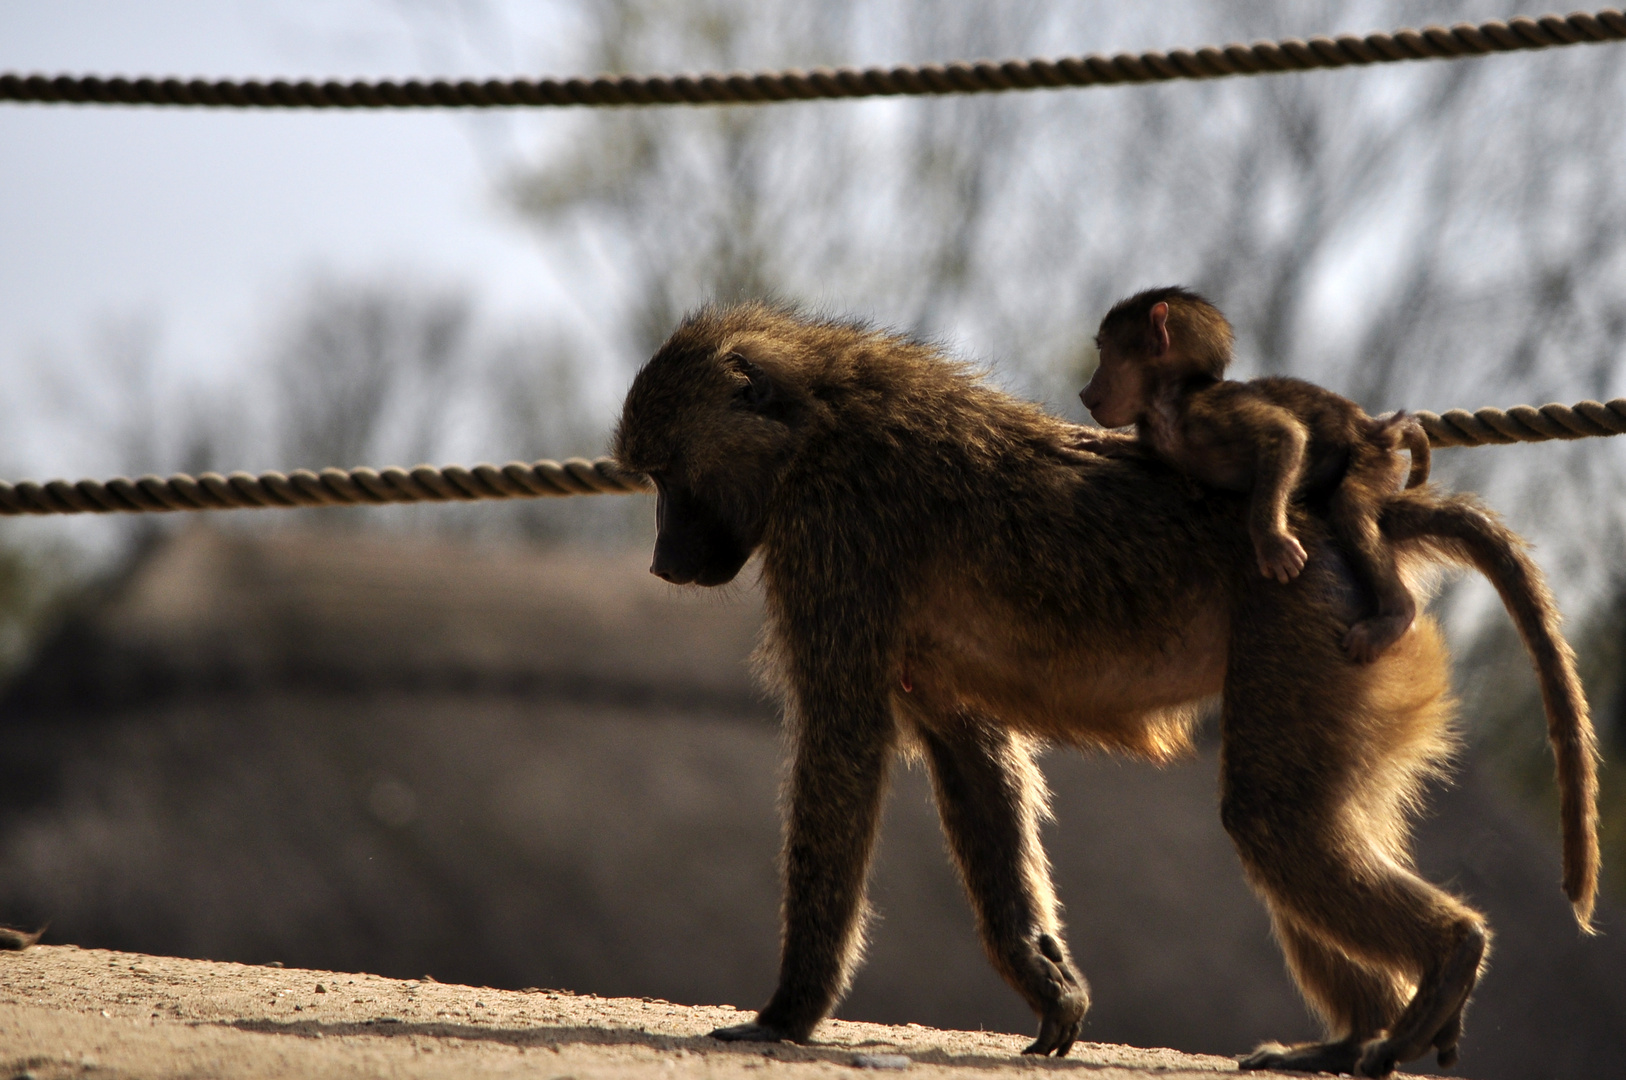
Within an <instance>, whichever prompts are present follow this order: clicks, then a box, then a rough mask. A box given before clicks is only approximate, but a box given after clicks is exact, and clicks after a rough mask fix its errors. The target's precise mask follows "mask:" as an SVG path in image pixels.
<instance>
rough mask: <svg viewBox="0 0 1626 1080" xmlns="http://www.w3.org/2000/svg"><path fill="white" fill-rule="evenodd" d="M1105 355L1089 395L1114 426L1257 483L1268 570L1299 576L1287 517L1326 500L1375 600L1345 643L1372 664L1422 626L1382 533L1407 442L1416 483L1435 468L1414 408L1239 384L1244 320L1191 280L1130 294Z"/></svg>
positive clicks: (1255, 524)
mask: <svg viewBox="0 0 1626 1080" xmlns="http://www.w3.org/2000/svg"><path fill="white" fill-rule="evenodd" d="M1095 342H1096V345H1097V347H1098V348H1099V349H1100V354H1101V363H1100V366H1099V367H1097V368H1096V371H1095V375H1094V377H1093V378H1091V379H1090V382H1089V385H1088V386H1086V387H1085V388H1084V391H1083V393H1081V394H1080V395H1079V396H1080V397H1081V398H1083V399H1084V404H1085V405H1086V406H1088V407H1089V410H1090V415H1091V416H1094V417H1095V419H1096V421H1097V422H1098V423H1100V424H1101V425H1102V426H1103V427H1109V428H1115V427H1123V426H1125V425H1128V424H1134V425H1135V429H1136V434H1137V436H1138V437H1139V440H1140V445H1141V446H1143V447H1145V448H1146V449H1148V450H1150V451H1151V452H1152V453H1153V454H1154V455H1156V456H1157V457H1159V458H1161V459H1162V460H1163V461H1164V462H1166V463H1168V464H1169V465H1172V466H1174V467H1175V468H1177V469H1179V470H1181V471H1182V472H1184V473H1186V474H1188V475H1189V476H1191V477H1193V478H1194V479H1196V480H1199V481H1201V482H1202V483H1204V484H1207V485H1209V486H1210V487H1216V488H1222V489H1224V490H1226V491H1239V492H1244V493H1247V492H1251V493H1252V508H1251V514H1250V516H1249V522H1248V524H1249V531H1250V533H1251V534H1252V536H1253V547H1254V553H1255V554H1256V555H1257V556H1258V559H1259V570H1260V572H1261V573H1263V574H1264V575H1265V576H1266V577H1268V578H1274V579H1276V580H1277V581H1280V582H1287V581H1291V580H1292V579H1293V578H1295V577H1297V576H1298V574H1299V571H1300V570H1302V569H1304V559H1305V554H1304V547H1303V545H1301V544H1300V543H1299V541H1298V538H1297V537H1296V536H1294V535H1293V532H1292V530H1291V529H1289V528H1288V525H1287V505H1288V502H1289V501H1290V500H1291V499H1292V498H1293V497H1294V496H1295V495H1298V496H1301V497H1303V498H1304V499H1305V500H1306V501H1308V502H1310V503H1311V504H1312V505H1318V504H1323V505H1324V506H1325V513H1326V517H1327V520H1328V522H1329V523H1330V524H1331V525H1332V531H1333V535H1334V536H1336V537H1337V538H1338V541H1339V543H1340V544H1341V545H1342V547H1343V550H1344V553H1345V555H1347V556H1348V557H1349V559H1350V560H1351V562H1352V564H1353V567H1354V570H1355V573H1356V576H1357V577H1358V578H1360V579H1361V581H1362V583H1363V584H1364V585H1365V586H1366V587H1367V589H1368V590H1369V591H1370V593H1371V595H1372V597H1373V598H1374V600H1375V602H1376V603H1375V607H1376V614H1372V615H1366V616H1364V617H1362V618H1359V619H1357V620H1356V621H1355V623H1354V625H1352V626H1351V627H1350V628H1349V631H1348V633H1347V634H1345V636H1344V648H1345V650H1346V651H1347V652H1348V653H1349V655H1350V656H1351V657H1353V658H1354V659H1356V660H1360V661H1364V662H1367V663H1370V662H1371V661H1373V660H1375V659H1377V658H1378V655H1379V654H1380V653H1382V652H1383V650H1385V649H1387V648H1388V647H1389V646H1390V645H1392V644H1394V643H1395V641H1396V640H1398V639H1399V637H1400V635H1402V634H1404V633H1405V632H1406V629H1407V628H1408V627H1409V626H1411V624H1412V620H1413V619H1414V618H1415V617H1416V615H1417V604H1416V601H1414V600H1413V599H1412V595H1411V590H1409V589H1408V588H1406V585H1405V583H1404V582H1403V581H1401V580H1400V571H1399V569H1398V568H1397V567H1396V566H1395V560H1394V555H1393V554H1391V553H1390V551H1389V550H1388V548H1387V546H1386V545H1385V544H1384V542H1383V539H1382V538H1381V537H1380V536H1379V535H1378V507H1379V505H1380V504H1381V503H1382V501H1383V497H1384V496H1386V495H1389V494H1390V493H1392V492H1394V491H1395V490H1396V489H1397V488H1398V487H1399V486H1400V479H1401V475H1402V466H1401V462H1400V458H1399V455H1398V454H1397V453H1396V451H1398V450H1399V449H1401V447H1402V446H1404V447H1406V448H1408V449H1410V451H1411V475H1410V476H1409V477H1408V479H1407V483H1406V486H1407V487H1416V486H1417V485H1418V484H1421V483H1422V482H1423V481H1424V480H1426V479H1427V478H1428V464H1429V454H1428V436H1427V435H1426V434H1425V433H1424V432H1423V429H1422V426H1421V425H1419V424H1418V423H1417V422H1416V421H1415V420H1411V419H1409V418H1407V417H1406V416H1405V415H1404V414H1400V415H1397V416H1394V417H1391V418H1389V419H1385V420H1374V419H1373V418H1372V417H1370V416H1368V415H1366V413H1365V412H1363V411H1362V410H1361V407H1360V406H1359V405H1356V404H1355V403H1354V402H1353V401H1350V400H1349V399H1348V398H1345V397H1340V396H1339V395H1337V394H1335V393H1333V392H1332V391H1331V390H1323V389H1322V388H1321V387H1319V386H1314V385H1312V384H1310V383H1307V382H1304V381H1302V380H1300V379H1283V378H1268V379H1254V380H1253V381H1251V382H1245V383H1243V382H1235V381H1232V380H1228V379H1226V378H1225V369H1226V368H1227V367H1228V366H1230V363H1231V324H1230V323H1229V322H1227V321H1226V319H1225V316H1224V315H1221V314H1220V312H1219V309H1218V308H1216V307H1215V306H1214V305H1213V304H1210V303H1209V302H1208V301H1207V300H1204V299H1203V298H1202V297H1200V296H1198V295H1197V294H1196V293H1193V292H1189V291H1188V290H1186V289H1181V288H1168V289H1151V290H1148V291H1147V292H1143V293H1138V294H1137V295H1135V296H1131V297H1130V298H1129V299H1127V300H1122V301H1119V302H1118V304H1116V305H1115V306H1114V307H1113V308H1112V310H1111V311H1109V312H1107V315H1106V318H1104V319H1102V320H1101V330H1100V333H1099V334H1098V335H1097V336H1096V339H1095Z"/></svg>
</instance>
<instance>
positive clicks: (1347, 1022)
mask: <svg viewBox="0 0 1626 1080" xmlns="http://www.w3.org/2000/svg"><path fill="white" fill-rule="evenodd" d="M1271 920H1272V922H1273V923H1274V924H1275V927H1276V938H1277V940H1278V941H1280V942H1281V944H1282V951H1283V952H1284V953H1286V954H1287V966H1288V969H1289V970H1290V971H1291V972H1292V973H1293V979H1294V981H1296V982H1297V983H1298V985H1299V989H1300V991H1302V992H1303V994H1304V997H1305V1000H1306V1001H1308V1002H1309V1004H1310V1006H1311V1008H1313V1009H1314V1010H1315V1011H1316V1012H1317V1013H1318V1014H1320V1016H1321V1019H1322V1021H1323V1023H1324V1024H1325V1026H1326V1029H1327V1035H1328V1036H1329V1038H1330V1040H1331V1041H1329V1042H1324V1043H1310V1044H1306V1045H1303V1046H1293V1047H1288V1046H1281V1045H1278V1044H1271V1045H1268V1046H1264V1047H1261V1048H1260V1049H1259V1050H1257V1051H1255V1052H1254V1053H1253V1054H1251V1055H1249V1056H1248V1057H1246V1058H1244V1059H1243V1060H1242V1062H1241V1067H1242V1068H1244V1069H1287V1070H1291V1071H1294V1072H1331V1073H1347V1072H1352V1071H1354V1068H1355V1063H1356V1062H1357V1061H1358V1060H1360V1056H1361V1050H1362V1048H1363V1047H1364V1046H1365V1044H1366V1043H1367V1042H1368V1041H1369V1040H1371V1039H1373V1038H1375V1037H1376V1036H1377V1035H1379V1034H1380V1033H1382V1032H1383V1031H1384V1030H1385V1029H1387V1028H1388V1026H1389V1025H1390V1023H1391V1022H1393V1020H1394V1018H1395V1017H1397V1016H1399V1015H1400V1012H1401V1010H1402V1009H1404V1008H1405V1006H1406V997H1407V995H1408V994H1409V993H1410V989H1411V988H1410V987H1409V986H1405V985H1403V984H1402V982H1401V980H1399V979H1397V978H1395V976H1394V975H1393V974H1392V973H1388V972H1378V971H1373V970H1371V969H1369V968H1366V967H1363V966H1361V965H1360V964H1357V963H1355V962H1354V961H1352V960H1350V959H1349V957H1347V956H1345V955H1344V954H1343V953H1341V952H1339V951H1338V950H1337V949H1334V948H1331V947H1329V946H1328V945H1327V944H1326V943H1324V942H1323V941H1321V940H1320V939H1319V938H1318V937H1317V936H1316V935H1315V934H1313V933H1311V932H1309V931H1307V930H1304V929H1302V928H1301V927H1300V926H1299V925H1298V924H1297V923H1296V922H1294V921H1293V919H1292V918H1291V917H1290V916H1286V915H1284V914H1282V913H1281V912H1277V911H1273V912H1271Z"/></svg>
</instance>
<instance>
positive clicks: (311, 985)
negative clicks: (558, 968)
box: [0, 945, 1235, 1080]
mask: <svg viewBox="0 0 1626 1080" xmlns="http://www.w3.org/2000/svg"><path fill="white" fill-rule="evenodd" d="M746 1018H747V1015H746V1014H744V1013H740V1012H737V1011H735V1010H734V1009H731V1008H729V1007H727V1006H704V1007H690V1006H680V1005H673V1004H670V1003H668V1002H664V1001H640V1000H636V999H631V998H596V997H587V996H577V995H573V994H570V993H566V992H556V991H551V990H535V991H512V990H491V989H482V988H477V987H468V986H451V985H445V984H441V983H435V982H420V981H416V980H399V979H385V978H381V977H378V976H375V975H344V974H335V973H333V972H326V971H302V970H296V969H282V968H270V967H251V966H247V965H243V964H220V963H211V962H207V961H199V960H177V959H171V958H167V957H154V956H142V955H138V954H134V953H118V952H106V951H103V950H99V949H78V948H75V947H73V946H71V945H59V946H37V947H35V948H33V949H30V950H28V951H27V952H24V953H20V954H19V953H6V954H0V1080H13V1078H16V1077H19V1076H24V1075H26V1076H30V1077H34V1078H36V1080H57V1078H62V1077H76V1078H86V1080H99V1078H104V1077H106V1078H112V1077H141V1078H146V1077H152V1078H159V1077H200V1078H201V1077H211V1078H216V1077H218V1078H235V1077H241V1078H253V1080H269V1078H273V1077H302V1078H325V1077H334V1078H338V1077H375V1076H376V1077H425V1078H428V1077H435V1078H444V1077H451V1076H456V1077H497V1076H505V1077H506V1076H526V1077H533V1076H534V1077H541V1078H546V1080H556V1078H563V1077H570V1078H572V1080H590V1078H596V1077H625V1076H658V1077H662V1078H668V1077H670V1078H673V1080H677V1078H686V1077H713V1076H715V1077H745V1076H749V1077H752V1078H754V1080H766V1078H768V1077H772V1076H794V1077H807V1078H812V1077H816V1076H861V1075H869V1074H870V1073H869V1072H868V1070H867V1069H862V1070H861V1069H860V1068H858V1067H856V1063H858V1062H859V1061H861V1060H862V1058H861V1057H860V1055H876V1056H882V1055H884V1056H890V1057H891V1058H892V1060H891V1061H890V1062H888V1061H887V1060H886V1057H884V1056H883V1057H882V1059H881V1063H882V1064H891V1065H893V1066H894V1067H896V1066H897V1065H899V1064H901V1061H900V1060H899V1056H900V1055H901V1056H904V1057H907V1058H908V1060H909V1064H908V1065H907V1066H905V1067H906V1068H907V1070H908V1072H909V1073H910V1075H917V1076H923V1077H925V1076H933V1077H935V1076H959V1077H979V1078H994V1077H999V1076H1007V1075H1019V1074H1020V1075H1033V1074H1035V1073H1036V1072H1040V1071H1067V1072H1076V1071H1080V1070H1082V1071H1085V1072H1087V1073H1088V1074H1089V1076H1090V1078H1091V1080H1119V1078H1128V1077H1137V1078H1144V1077H1147V1076H1149V1075H1152V1074H1154V1073H1155V1074H1157V1075H1159V1076H1164V1077H1178V1076H1194V1075H1197V1074H1207V1073H1213V1072H1228V1071H1231V1070H1233V1069H1234V1068H1235V1064H1234V1063H1233V1062H1232V1061H1231V1060H1230V1059H1228V1058H1219V1057H1197V1056H1192V1055H1189V1054H1181V1053H1178V1052H1176V1051H1173V1050H1137V1049H1132V1048H1129V1047H1122V1046H1109V1045H1104V1044H1099V1043H1079V1044H1078V1045H1077V1046H1075V1047H1074V1048H1073V1052H1072V1054H1071V1056H1069V1057H1067V1058H1066V1059H1063V1060H1060V1061H1057V1060H1055V1059H1050V1060H1037V1059H1032V1058H1020V1057H1018V1056H1017V1054H1018V1051H1020V1050H1021V1049H1022V1047H1023V1045H1025V1043H1026V1042H1027V1039H1026V1038H1025V1037H1023V1036H1019V1035H999V1034H993V1033H985V1032H961V1031H937V1030H934V1029H931V1028H923V1027H918V1026H915V1025H910V1026H908V1027H901V1028H899V1027H885V1026H882V1025H878V1024H857V1023H847V1022H843V1021H832V1022H828V1023H826V1024H824V1025H823V1026H822V1027H821V1028H820V1029H819V1032H818V1039H819V1041H818V1042H817V1043H815V1044H813V1045H810V1046H785V1045H775V1046H768V1045H752V1046H746V1045H740V1044H732V1045H726V1044H723V1043H719V1042H715V1041H713V1040H711V1039H708V1038H705V1037H704V1033H705V1032H706V1031H708V1030H710V1029H711V1028H713V1027H716V1026H717V1025H719V1024H728V1023H739V1022H741V1021H742V1020H744V1019H746Z"/></svg>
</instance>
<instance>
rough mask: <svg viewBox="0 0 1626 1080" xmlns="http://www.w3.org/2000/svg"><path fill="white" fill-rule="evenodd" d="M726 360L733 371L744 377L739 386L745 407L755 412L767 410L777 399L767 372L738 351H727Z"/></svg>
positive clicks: (774, 388) (775, 390)
mask: <svg viewBox="0 0 1626 1080" xmlns="http://www.w3.org/2000/svg"><path fill="white" fill-rule="evenodd" d="M728 362H729V364H731V365H732V366H733V368H734V370H735V371H737V372H739V373H740V375H741V376H743V377H744V379H745V382H744V383H743V384H742V385H741V386H740V400H741V401H742V402H744V403H745V405H746V407H747V408H750V409H755V410H756V411H757V412H766V411H768V410H769V409H770V408H771V407H772V406H773V405H774V403H775V402H776V401H778V399H779V393H778V389H777V388H776V387H775V386H774V384H773V380H772V379H770V378H769V377H768V373H767V372H766V371H763V370H762V369H761V368H760V367H758V366H757V365H756V364H753V363H752V362H751V361H750V359H749V358H748V357H746V356H744V355H742V354H740V353H737V352H736V353H729V354H728Z"/></svg>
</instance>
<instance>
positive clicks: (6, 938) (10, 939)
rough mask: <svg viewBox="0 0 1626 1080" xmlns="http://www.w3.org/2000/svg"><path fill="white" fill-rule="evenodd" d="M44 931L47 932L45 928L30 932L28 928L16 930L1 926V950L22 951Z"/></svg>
mask: <svg viewBox="0 0 1626 1080" xmlns="http://www.w3.org/2000/svg"><path fill="white" fill-rule="evenodd" d="M43 933H45V931H44V930H43V929H42V930H35V931H34V932H33V933H29V932H28V931H27V930H14V929H12V928H11V927H9V926H0V950H5V951H7V952H21V951H22V950H24V949H26V948H28V947H29V946H30V945H32V944H34V942H36V941H38V940H39V939H40V935H41V934H43Z"/></svg>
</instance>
